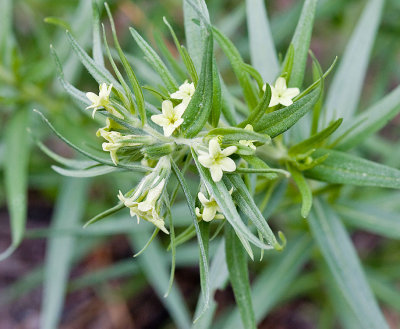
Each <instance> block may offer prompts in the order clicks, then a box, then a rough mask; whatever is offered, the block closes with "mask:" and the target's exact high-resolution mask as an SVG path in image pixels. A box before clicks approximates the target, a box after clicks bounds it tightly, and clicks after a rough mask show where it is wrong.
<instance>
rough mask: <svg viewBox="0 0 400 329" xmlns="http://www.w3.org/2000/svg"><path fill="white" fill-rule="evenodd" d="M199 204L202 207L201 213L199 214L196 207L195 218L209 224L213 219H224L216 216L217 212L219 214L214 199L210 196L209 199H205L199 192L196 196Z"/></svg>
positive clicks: (219, 215) (218, 215)
mask: <svg viewBox="0 0 400 329" xmlns="http://www.w3.org/2000/svg"><path fill="white" fill-rule="evenodd" d="M197 196H198V198H199V200H200V202H201V204H202V205H203V207H204V209H203V213H200V210H199V208H197V207H196V215H197V217H201V218H203V220H204V221H206V222H210V221H211V220H213V219H214V218H215V219H224V218H225V217H224V215H222V214H217V212H221V209H220V208H219V206H218V204H217V201H215V199H214V197H213V196H211V197H210V199H207V198H206V197H205V195H204V194H203V193H201V192H199V194H198V195H197Z"/></svg>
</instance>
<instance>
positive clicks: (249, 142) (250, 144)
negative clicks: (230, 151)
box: [239, 124, 256, 150]
mask: <svg viewBox="0 0 400 329" xmlns="http://www.w3.org/2000/svg"><path fill="white" fill-rule="evenodd" d="M244 129H245V130H248V131H254V129H253V126H252V125H250V124H249V125H246V127H244ZM254 142H256V140H244V139H242V140H240V141H239V144H242V145H244V146H247V147H250V148H251V149H252V150H255V149H256V146H255V145H254V144H253V143H254Z"/></svg>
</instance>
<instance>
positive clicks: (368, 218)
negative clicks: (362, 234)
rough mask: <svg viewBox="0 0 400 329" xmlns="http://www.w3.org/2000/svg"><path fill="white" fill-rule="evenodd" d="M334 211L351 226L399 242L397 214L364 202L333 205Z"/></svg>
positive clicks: (399, 222) (399, 232)
mask: <svg viewBox="0 0 400 329" xmlns="http://www.w3.org/2000/svg"><path fill="white" fill-rule="evenodd" d="M334 209H335V210H336V211H337V212H338V214H339V215H340V217H341V218H343V220H344V221H345V222H346V223H347V224H349V225H351V226H354V227H356V228H360V229H363V230H366V231H369V232H372V233H375V234H379V235H381V236H385V237H388V238H391V239H396V240H400V221H399V215H398V214H397V213H394V212H390V211H388V210H386V209H384V208H383V207H376V206H373V205H370V204H366V203H365V202H362V203H361V202H346V203H341V204H338V205H335V207H334Z"/></svg>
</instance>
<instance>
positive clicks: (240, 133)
mask: <svg viewBox="0 0 400 329" xmlns="http://www.w3.org/2000/svg"><path fill="white" fill-rule="evenodd" d="M206 136H210V137H211V136H222V142H223V143H227V144H229V143H234V142H238V141H240V140H254V141H257V142H260V143H268V142H269V141H271V138H270V137H269V136H268V135H265V134H260V133H257V132H255V131H250V130H246V129H242V128H235V127H230V128H215V129H212V130H210V131H209V132H208V134H207V135H206Z"/></svg>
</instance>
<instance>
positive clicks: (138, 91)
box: [105, 3, 146, 125]
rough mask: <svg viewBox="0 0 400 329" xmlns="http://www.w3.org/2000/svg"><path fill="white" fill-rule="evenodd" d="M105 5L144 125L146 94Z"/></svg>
mask: <svg viewBox="0 0 400 329" xmlns="http://www.w3.org/2000/svg"><path fill="white" fill-rule="evenodd" d="M105 7H106V10H107V14H108V17H109V19H110V23H111V31H112V35H113V38H114V45H115V47H116V49H117V51H118V55H119V58H120V60H121V63H122V65H123V66H124V69H125V72H126V74H127V76H128V79H129V82H130V84H131V86H132V89H133V92H134V94H135V100H136V103H137V106H138V112H139V115H140V120H141V121H142V125H144V124H145V123H146V109H145V102H144V96H143V90H142V88H141V86H140V84H139V81H138V79H137V78H136V75H135V72H134V71H133V70H132V67H131V66H130V65H129V62H128V60H127V58H126V56H125V55H124V52H123V51H122V49H121V46H120V44H119V42H118V38H117V32H116V31H115V25H114V20H113V18H112V15H111V11H110V8H109V7H108V4H107V3H105Z"/></svg>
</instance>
